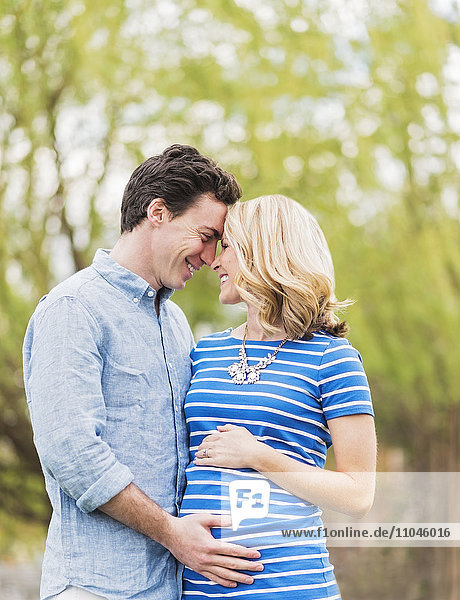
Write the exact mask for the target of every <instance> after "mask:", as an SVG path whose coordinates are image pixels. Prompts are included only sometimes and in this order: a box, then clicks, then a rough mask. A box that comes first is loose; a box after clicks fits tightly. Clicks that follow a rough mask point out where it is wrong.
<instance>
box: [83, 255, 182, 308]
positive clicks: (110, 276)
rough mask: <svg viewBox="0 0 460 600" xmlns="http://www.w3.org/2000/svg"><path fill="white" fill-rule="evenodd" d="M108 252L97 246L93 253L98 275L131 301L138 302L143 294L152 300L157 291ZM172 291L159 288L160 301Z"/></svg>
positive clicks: (165, 298) (166, 297) (94, 265)
mask: <svg viewBox="0 0 460 600" xmlns="http://www.w3.org/2000/svg"><path fill="white" fill-rule="evenodd" d="M109 253H110V250H106V249H103V248H99V249H98V250H97V251H96V254H95V255H94V259H93V264H92V266H93V267H94V269H96V271H97V272H98V273H99V275H101V277H103V278H104V279H105V280H106V281H108V282H109V283H110V284H111V285H113V286H114V287H116V288H117V289H119V290H120V291H121V292H123V293H124V294H125V295H126V296H128V298H129V299H130V300H132V301H133V302H136V303H137V302H139V301H140V299H141V298H142V296H143V295H144V294H147V295H148V296H149V297H150V298H151V299H152V300H154V299H155V296H156V295H157V292H156V291H155V290H154V289H153V288H152V286H151V285H149V284H148V283H147V281H145V279H142V277H140V276H139V275H136V273H133V272H132V271H130V270H129V269H126V268H125V267H122V266H121V265H120V264H119V263H117V262H116V261H115V260H113V258H111V257H110V255H109ZM173 292H174V290H171V289H169V288H165V287H163V288H161V289H160V290H159V293H160V302H164V301H165V300H167V299H168V298H169V297H170V296H171V294H172V293H173Z"/></svg>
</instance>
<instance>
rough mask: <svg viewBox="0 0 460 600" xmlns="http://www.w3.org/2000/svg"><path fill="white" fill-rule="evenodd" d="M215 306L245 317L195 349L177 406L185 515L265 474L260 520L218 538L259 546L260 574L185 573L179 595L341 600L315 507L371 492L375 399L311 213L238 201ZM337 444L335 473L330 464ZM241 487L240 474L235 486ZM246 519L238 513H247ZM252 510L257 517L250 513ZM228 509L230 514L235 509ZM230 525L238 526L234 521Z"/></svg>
mask: <svg viewBox="0 0 460 600" xmlns="http://www.w3.org/2000/svg"><path fill="white" fill-rule="evenodd" d="M212 268H213V269H214V270H215V271H216V273H217V274H218V276H219V277H220V280H221V291H220V296H219V299H220V301H221V302H222V303H223V304H237V303H239V302H244V303H245V304H246V306H247V322H246V323H245V324H242V325H240V326H239V327H237V328H236V329H228V330H227V331H224V332H221V333H216V334H213V335H211V336H208V337H205V338H203V339H202V340H201V341H200V342H199V343H198V345H197V346H196V348H195V349H194V350H193V352H192V360H193V378H192V383H191V387H190V390H189V392H188V395H187V398H186V403H185V412H186V417H187V423H188V427H189V433H190V446H191V447H190V459H191V462H190V465H189V467H188V469H187V487H186V491H185V496H184V500H183V503H182V510H181V514H182V515H186V514H192V513H197V512H206V513H216V514H224V515H228V514H230V502H229V486H230V484H231V482H232V481H234V480H238V479H242V480H244V482H245V483H244V485H243V484H242V485H243V488H245V489H243V491H242V492H241V496H240V497H239V499H238V500H239V504H240V507H243V508H244V503H246V508H247V506H248V505H247V502H248V501H249V500H251V501H253V504H252V506H259V507H260V506H261V504H263V503H261V496H258V497H256V495H251V481H260V480H264V479H268V480H269V481H270V490H269V493H270V504H269V508H268V514H267V515H266V516H264V517H263V518H258V519H257V518H247V519H244V520H243V521H242V523H241V525H240V526H239V527H238V528H237V530H236V531H231V530H228V529H221V530H214V535H215V536H216V537H225V541H232V542H234V543H240V544H243V545H246V546H252V547H255V548H257V549H258V550H259V551H260V553H261V558H260V559H259V561H260V562H262V563H263V564H264V571H263V572H262V573H260V574H256V575H254V574H253V573H251V575H253V576H254V582H253V583H252V584H251V585H246V584H238V586H237V587H236V589H235V588H233V589H232V588H228V587H224V586H223V585H221V583H222V582H215V581H209V580H207V579H206V578H205V577H203V576H201V575H198V574H197V573H194V572H193V571H191V570H189V569H187V568H186V569H185V571H184V598H190V597H192V596H199V597H205V598H206V597H209V598H224V597H227V596H228V597H230V598H240V599H245V598H252V599H254V598H263V599H264V600H267V599H268V600H271V599H275V598H277V599H281V598H282V599H283V600H294V599H295V600H298V599H299V598H301V599H315V600H318V599H320V598H329V599H339V598H340V592H339V589H338V587H337V583H336V581H335V578H334V574H333V567H332V565H331V564H330V563H329V560H328V552H327V550H326V546H325V542H324V539H323V538H321V536H320V535H318V534H317V533H316V535H315V533H312V534H311V535H312V537H311V538H309V537H307V535H308V534H303V536H302V537H293V536H292V537H287V536H286V535H285V536H284V537H283V534H282V531H283V530H286V529H290V530H293V529H302V530H305V531H306V532H307V531H311V532H318V527H320V526H321V524H322V522H321V518H320V515H321V511H320V509H319V507H326V508H331V509H334V510H337V511H342V512H344V513H347V514H350V515H354V516H363V515H364V514H365V513H366V512H367V511H368V510H369V509H370V507H371V505H372V501H373V495H374V476H375V461H376V440H375V430H374V423H373V410H372V403H371V398H370V393H369V388H368V384H367V380H366V376H365V373H364V371H363V368H362V365H361V359H360V356H359V354H358V352H357V351H356V350H355V349H354V348H353V347H352V346H351V345H350V344H349V342H348V341H347V340H345V339H344V336H345V334H346V332H347V329H348V327H347V325H346V323H345V322H339V320H338V318H337V317H336V315H335V311H337V310H339V309H342V308H343V307H345V306H346V305H347V304H349V302H338V301H337V299H336V297H335V293H334V272H333V266H332V260H331V257H330V253H329V249H328V247H327V243H326V240H325V238H324V235H323V233H322V231H321V229H320V228H319V225H318V224H317V222H316V220H315V219H314V218H313V217H312V215H311V214H310V213H309V212H308V211H307V210H305V209H304V208H303V207H302V206H300V205H299V204H297V203H296V202H294V201H293V200H291V199H289V198H286V197H284V196H263V197H261V198H256V199H254V200H250V201H247V202H244V203H237V204H236V205H234V206H233V207H232V208H231V209H230V210H229V213H228V217H227V220H226V223H225V229H224V235H223V238H222V252H221V254H220V255H219V256H218V257H217V258H216V260H215V261H214V263H213V264H212ZM332 444H333V446H334V454H335V462H336V470H335V471H330V470H325V469H324V464H325V460H326V451H327V449H328V448H329V447H330V446H331V445H332ZM237 485H239V484H237ZM242 516H243V517H244V514H243V515H242ZM249 516H250V517H251V516H253V515H249ZM233 517H234V515H233ZM234 529H235V527H234Z"/></svg>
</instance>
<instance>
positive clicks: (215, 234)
mask: <svg viewBox="0 0 460 600" xmlns="http://www.w3.org/2000/svg"><path fill="white" fill-rule="evenodd" d="M204 229H208V230H209V231H212V234H213V237H215V238H216V240H220V238H221V237H222V234H221V233H219V232H218V231H217V229H214V227H208V225H204Z"/></svg>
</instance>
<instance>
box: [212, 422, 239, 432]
mask: <svg viewBox="0 0 460 600" xmlns="http://www.w3.org/2000/svg"><path fill="white" fill-rule="evenodd" d="M216 429H218V430H219V431H231V430H232V429H243V428H242V427H237V426H236V425H230V424H229V423H227V424H226V425H217V428H216Z"/></svg>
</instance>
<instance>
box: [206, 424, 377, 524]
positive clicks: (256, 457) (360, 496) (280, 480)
mask: <svg viewBox="0 0 460 600" xmlns="http://www.w3.org/2000/svg"><path fill="white" fill-rule="evenodd" d="M328 427H329V431H330V433H331V439H332V444H333V448H334V454H335V459H336V469H337V470H336V471H329V470H326V469H320V468H319V467H311V466H309V465H305V464H303V463H301V462H299V461H297V460H295V459H293V458H289V457H288V456H285V455H284V454H282V453H281V452H280V451H278V450H275V449H273V448H271V447H270V446H269V445H268V444H265V443H263V442H259V441H258V440H257V438H256V437H255V436H253V435H252V434H251V433H250V432H249V431H248V430H247V429H246V428H245V427H236V426H234V425H224V426H222V427H221V426H219V427H218V428H217V429H218V432H216V433H213V434H211V435H208V436H207V437H205V438H204V439H203V441H202V443H201V445H200V446H199V447H198V450H197V452H196V456H195V464H197V465H203V466H206V465H212V466H216V467H227V468H237V469H241V468H250V469H254V470H256V471H259V472H260V473H262V474H263V475H265V476H266V477H267V478H268V479H270V480H271V481H273V482H274V483H276V484H277V485H278V486H279V487H281V488H283V489H285V490H288V491H289V492H291V493H292V494H294V495H295V496H298V497H299V498H302V499H303V500H306V501H308V502H311V503H312V504H317V505H318V506H320V507H321V508H330V509H332V510H337V511H339V512H343V513H346V514H348V515H350V516H353V517H357V518H361V517H363V516H364V515H365V514H366V513H367V512H369V510H370V508H371V506H372V503H373V500H374V490H375V468H376V454H377V443H376V435H375V427H374V419H373V418H372V417H371V416H370V415H367V414H357V415H348V416H343V417H337V418H335V419H330V420H329V421H328ZM206 454H207V457H205V455H206Z"/></svg>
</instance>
